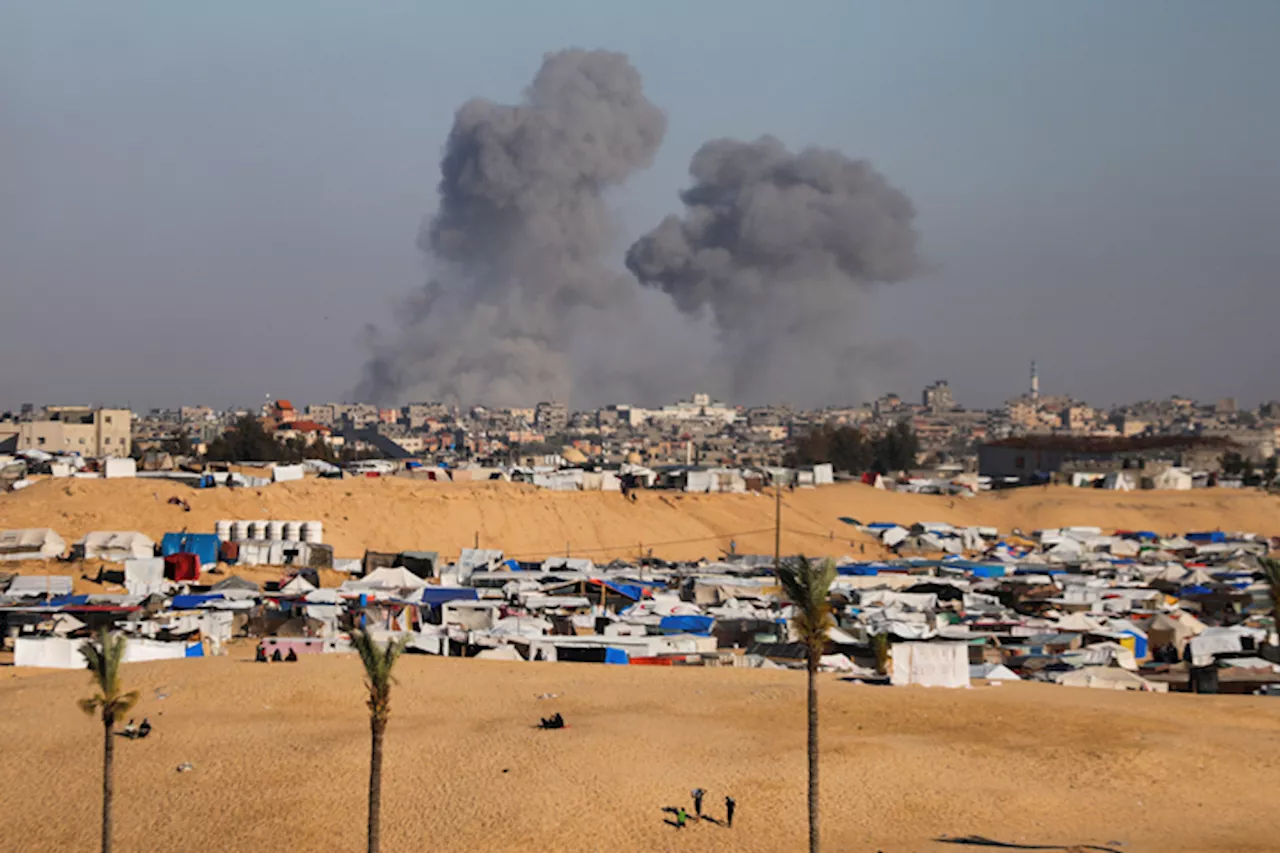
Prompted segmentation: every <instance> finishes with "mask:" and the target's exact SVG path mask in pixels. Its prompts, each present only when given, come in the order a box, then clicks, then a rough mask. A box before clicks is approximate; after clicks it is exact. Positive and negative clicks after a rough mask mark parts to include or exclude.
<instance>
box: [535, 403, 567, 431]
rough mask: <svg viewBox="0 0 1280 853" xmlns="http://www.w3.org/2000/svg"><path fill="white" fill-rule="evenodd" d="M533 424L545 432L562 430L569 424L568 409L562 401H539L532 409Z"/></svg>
mask: <svg viewBox="0 0 1280 853" xmlns="http://www.w3.org/2000/svg"><path fill="white" fill-rule="evenodd" d="M533 425H534V426H536V427H537V428H538V429H540V430H542V431H543V432H545V433H556V432H563V431H564V429H565V427H566V426H568V425H569V409H568V407H567V406H565V404H564V403H557V402H554V401H552V402H549V403H548V402H543V403H539V404H538V406H537V408H536V409H535V410H534V414H533Z"/></svg>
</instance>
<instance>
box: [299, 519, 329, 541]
mask: <svg viewBox="0 0 1280 853" xmlns="http://www.w3.org/2000/svg"><path fill="white" fill-rule="evenodd" d="M302 541H303V542H310V543H311V544H312V545H319V544H321V543H323V542H324V525H323V524H321V523H320V522H318V521H304V522H302Z"/></svg>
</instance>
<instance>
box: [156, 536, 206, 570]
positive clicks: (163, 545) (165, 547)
mask: <svg viewBox="0 0 1280 853" xmlns="http://www.w3.org/2000/svg"><path fill="white" fill-rule="evenodd" d="M220 541H221V540H219V539H218V535H217V534H216V533H166V534H165V535H164V538H163V539H161V540H160V553H161V554H162V555H164V556H166V557H168V556H170V555H173V554H194V555H195V556H196V558H197V559H198V560H199V565H201V566H213V565H217V562H218V547H219V544H220Z"/></svg>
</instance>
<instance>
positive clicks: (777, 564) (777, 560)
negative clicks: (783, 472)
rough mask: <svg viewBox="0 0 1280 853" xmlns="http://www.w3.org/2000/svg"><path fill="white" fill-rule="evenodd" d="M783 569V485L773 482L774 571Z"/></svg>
mask: <svg viewBox="0 0 1280 853" xmlns="http://www.w3.org/2000/svg"><path fill="white" fill-rule="evenodd" d="M780 568H782V484H781V483H780V482H778V480H777V478H775V479H774V481H773V570H774V571H775V572H776V571H778V569H780Z"/></svg>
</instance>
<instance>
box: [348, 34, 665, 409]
mask: <svg viewBox="0 0 1280 853" xmlns="http://www.w3.org/2000/svg"><path fill="white" fill-rule="evenodd" d="M665 131H666V118H665V116H664V115H663V113H662V111H661V110H660V109H658V108H657V107H656V106H654V105H653V104H652V103H650V102H649V101H648V99H646V98H645V96H644V93H643V92H642V91H641V81H640V75H639V73H637V71H636V69H635V68H633V67H632V65H631V63H630V62H629V61H628V60H627V58H626V57H625V56H623V55H622V54H618V53H609V52H607V51H599V50H596V51H582V50H565V51H561V52H558V53H553V54H548V55H547V56H546V58H545V59H544V61H543V63H542V67H541V69H540V70H539V71H538V74H537V76H536V77H535V78H534V81H533V83H532V85H530V87H529V89H528V90H527V91H526V93H525V99H524V102H523V103H522V104H520V105H518V106H508V105H504V104H495V103H492V102H491V101H486V100H480V99H477V100H473V101H469V102H467V103H466V104H464V105H463V106H462V107H461V108H460V109H459V110H458V112H457V115H456V116H455V118H454V124H453V130H452V132H451V133H450V134H449V139H448V142H447V144H446V147H445V153H444V158H443V161H442V163H441V165H440V171H441V180H440V207H439V212H438V213H437V214H436V216H435V217H434V218H433V219H432V220H431V221H430V222H429V223H428V225H427V226H426V227H425V228H424V229H423V232H422V234H421V235H420V237H419V241H418V242H419V245H420V247H421V248H422V249H423V251H425V252H426V253H427V255H428V259H429V262H430V266H431V270H432V277H431V280H430V281H429V283H428V284H427V286H426V288H425V289H424V290H423V291H422V292H421V294H419V295H418V296H417V297H416V298H414V299H412V300H411V301H410V303H409V304H407V305H406V306H405V308H404V310H403V312H402V317H401V318H400V326H401V328H400V330H399V334H398V335H396V336H394V337H393V338H392V339H390V340H381V341H376V340H375V342H374V344H373V347H374V355H373V358H372V359H371V360H370V361H369V363H368V364H367V365H366V366H365V375H364V380H363V381H362V383H361V386H360V388H359V389H358V390H357V395H358V397H359V398H360V399H364V400H376V401H385V402H402V401H405V400H407V399H410V398H412V399H429V400H458V401H461V402H463V403H468V404H471V403H487V404H491V405H514V404H517V403H528V402H532V401H535V400H539V399H549V398H552V397H555V398H558V399H561V400H564V399H567V397H568V395H569V392H570V389H571V386H572V381H573V376H574V373H575V371H574V370H573V368H572V365H571V364H570V363H569V358H568V352H569V343H570V338H571V336H572V335H573V332H574V329H575V327H576V326H578V325H579V323H580V322H581V321H582V319H583V316H584V314H586V315H590V314H592V313H593V312H592V311H591V309H597V310H599V311H603V310H605V309H610V308H613V309H617V308H619V307H625V306H626V305H627V303H628V301H629V300H630V299H631V298H632V297H633V295H634V293H633V291H632V290H631V288H633V287H634V284H632V283H631V282H630V279H629V278H628V277H627V276H625V275H619V274H618V273H617V272H615V271H613V270H611V269H610V268H609V267H608V266H606V265H605V264H604V263H602V261H601V258H602V256H603V255H604V253H605V252H606V251H607V250H608V249H609V248H610V247H611V245H612V244H613V240H614V238H615V237H616V234H615V233H614V225H613V218H612V216H611V215H610V211H609V209H608V207H607V205H606V204H605V202H604V200H603V194H604V193H605V191H606V190H608V189H609V188H610V187H613V186H617V185H619V184H621V183H623V182H624V181H625V180H626V179H627V178H628V177H629V176H630V175H632V174H633V173H634V172H636V171H638V170H640V169H643V168H645V167H646V166H648V165H649V164H650V162H651V161H652V159H653V156H654V154H655V153H656V152H657V150H658V146H659V144H660V143H661V141H662V137H663V134H664V133H665Z"/></svg>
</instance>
